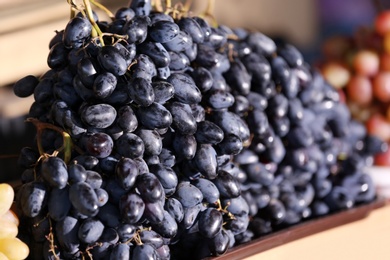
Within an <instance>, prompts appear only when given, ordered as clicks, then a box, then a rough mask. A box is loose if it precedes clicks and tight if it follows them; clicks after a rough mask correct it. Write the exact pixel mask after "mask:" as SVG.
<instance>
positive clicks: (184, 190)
mask: <svg viewBox="0 0 390 260" xmlns="http://www.w3.org/2000/svg"><path fill="white" fill-rule="evenodd" d="M175 197H176V199H177V200H178V201H179V202H180V203H181V204H182V205H183V207H185V208H191V207H193V206H195V205H197V204H199V203H201V202H202V200H203V194H202V192H201V191H200V190H199V189H198V188H196V187H195V186H194V185H192V184H190V183H188V182H181V183H179V185H178V186H177V189H176V193H175Z"/></svg>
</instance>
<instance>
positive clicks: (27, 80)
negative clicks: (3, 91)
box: [13, 75, 39, 97]
mask: <svg viewBox="0 0 390 260" xmlns="http://www.w3.org/2000/svg"><path fill="white" fill-rule="evenodd" d="M38 83H39V80H38V79H37V78H36V77H35V76H33V75H28V76H25V77H23V78H21V79H19V80H18V81H17V82H16V83H15V84H14V86H13V91H14V94H15V95H16V96H18V97H28V96H30V95H32V94H33V93H34V89H35V87H36V86H37V85H38Z"/></svg>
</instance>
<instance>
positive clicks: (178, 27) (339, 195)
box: [14, 0, 382, 259]
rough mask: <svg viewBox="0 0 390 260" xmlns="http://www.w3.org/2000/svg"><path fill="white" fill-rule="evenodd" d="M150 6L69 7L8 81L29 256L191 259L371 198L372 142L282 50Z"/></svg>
mask: <svg viewBox="0 0 390 260" xmlns="http://www.w3.org/2000/svg"><path fill="white" fill-rule="evenodd" d="M156 3H158V1H156V2H154V4H153V5H152V3H151V2H150V1H145V0H133V1H132V2H131V3H130V5H129V6H128V7H122V8H120V9H118V10H117V11H116V12H115V14H112V15H110V16H111V17H112V21H109V22H107V21H100V20H99V18H98V16H97V15H96V13H94V12H93V11H92V10H91V6H90V5H89V1H85V6H84V8H80V7H78V6H74V9H76V11H79V12H76V13H77V14H75V15H74V17H73V18H71V20H70V21H69V23H68V24H67V25H66V27H65V29H64V30H62V31H59V32H57V34H56V35H55V36H54V37H53V39H52V40H51V42H50V44H49V47H50V52H49V55H48V58H47V61H48V65H49V67H50V69H49V70H48V71H47V72H46V73H45V74H44V75H42V76H41V77H39V78H37V77H34V76H31V75H29V76H26V77H24V78H22V79H20V80H19V81H18V82H16V84H15V85H14V92H15V94H16V95H18V96H20V97H26V96H29V95H34V98H35V102H34V103H33V104H32V106H31V108H30V111H29V115H28V116H29V119H28V122H30V123H32V124H34V125H35V126H36V128H37V134H36V141H37V142H36V146H35V147H25V148H23V149H22V150H21V153H20V157H19V165H20V166H21V167H23V168H24V169H25V170H24V172H23V174H22V176H21V181H22V185H21V186H20V187H17V196H16V208H17V210H18V211H17V213H18V215H19V216H20V218H21V230H23V231H24V232H22V233H21V234H20V237H21V238H22V239H23V240H24V241H26V243H27V244H28V245H29V247H30V250H31V253H30V258H31V259H130V258H132V259H202V258H205V257H209V256H219V255H223V254H224V253H225V252H226V251H227V250H228V249H230V248H233V247H234V246H235V245H239V244H242V243H245V242H248V241H250V240H252V239H254V238H256V237H259V236H262V235H264V234H267V233H271V232H273V231H276V230H279V229H282V228H284V227H286V226H289V225H292V224H296V223H298V222H300V221H303V220H305V219H309V218H312V217H317V216H322V215H326V214H328V213H331V212H335V211H338V210H342V209H348V208H351V207H353V206H355V205H358V204H361V203H368V202H371V201H372V200H374V199H375V189H374V185H373V182H372V180H371V179H370V178H369V176H368V175H366V174H365V173H364V171H363V168H364V167H365V166H367V165H370V164H371V163H372V156H373V155H374V154H375V153H377V152H378V151H379V150H380V148H381V146H382V142H381V141H380V140H378V139H377V138H375V137H372V136H369V135H368V134H367V132H366V129H365V128H364V126H363V125H362V124H360V123H358V122H356V121H354V120H352V119H351V117H350V113H349V111H348V109H347V106H346V105H345V104H343V103H342V102H340V96H339V94H338V92H337V91H335V90H334V89H333V87H332V86H331V85H329V84H328V83H327V82H326V81H325V80H324V79H323V78H322V76H321V75H320V74H319V73H318V72H317V71H316V70H315V69H314V68H312V67H311V66H310V65H309V64H307V63H305V62H304V60H303V57H302V55H301V53H300V52H299V51H298V50H297V49H296V48H295V47H294V46H292V45H290V44H288V43H276V42H275V41H273V40H272V39H271V38H269V37H268V36H266V35H264V34H262V33H260V32H251V31H249V30H245V29H232V28H229V27H227V26H224V25H219V26H210V24H209V22H208V21H207V20H206V19H205V18H201V17H198V16H190V15H189V13H188V12H186V11H185V10H183V9H182V8H181V7H180V6H176V7H173V8H172V7H171V6H169V5H168V4H167V6H166V9H167V10H166V11H165V12H164V10H160V9H161V6H159V5H157V4H156Z"/></svg>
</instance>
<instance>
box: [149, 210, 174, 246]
mask: <svg viewBox="0 0 390 260" xmlns="http://www.w3.org/2000/svg"><path fill="white" fill-rule="evenodd" d="M152 226H153V229H154V230H155V231H157V232H158V233H159V234H160V235H161V236H162V237H163V238H168V239H170V238H174V237H175V236H176V234H177V233H178V224H177V222H176V220H175V219H174V217H173V216H171V215H170V213H168V212H167V211H164V218H163V220H162V221H161V222H160V223H155V224H153V225H152ZM160 248H161V247H160Z"/></svg>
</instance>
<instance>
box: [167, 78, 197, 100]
mask: <svg viewBox="0 0 390 260" xmlns="http://www.w3.org/2000/svg"><path fill="white" fill-rule="evenodd" d="M167 80H168V82H169V83H171V84H172V85H173V87H174V88H175V94H174V96H175V98H176V99H177V100H178V101H180V102H183V103H186V104H194V103H199V102H200V101H201V98H202V96H201V93H200V90H199V89H198V87H197V86H196V84H195V82H194V80H193V79H192V78H191V76H189V75H187V74H184V73H175V74H172V75H171V76H169V77H168V79H167Z"/></svg>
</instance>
